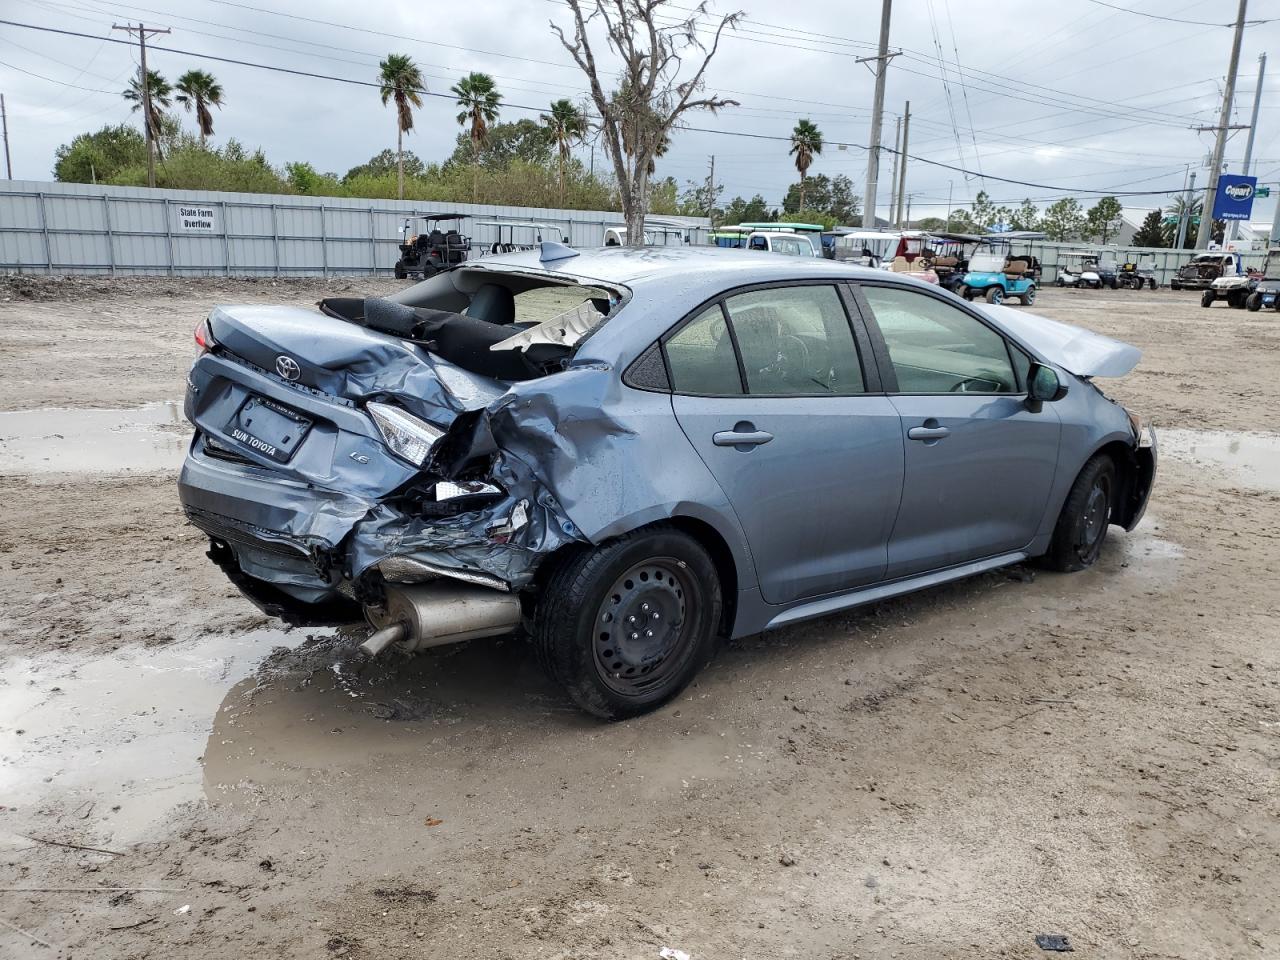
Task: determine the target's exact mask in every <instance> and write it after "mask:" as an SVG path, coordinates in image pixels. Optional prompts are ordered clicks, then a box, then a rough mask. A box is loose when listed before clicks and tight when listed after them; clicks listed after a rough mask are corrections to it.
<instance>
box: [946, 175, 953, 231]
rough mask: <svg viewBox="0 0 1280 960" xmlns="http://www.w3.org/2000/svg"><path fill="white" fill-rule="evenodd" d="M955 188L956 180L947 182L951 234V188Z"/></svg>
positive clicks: (948, 223) (948, 222) (948, 226)
mask: <svg viewBox="0 0 1280 960" xmlns="http://www.w3.org/2000/svg"><path fill="white" fill-rule="evenodd" d="M954 186H955V181H954V180H948V181H947V233H950V232H951V188H952V187H954Z"/></svg>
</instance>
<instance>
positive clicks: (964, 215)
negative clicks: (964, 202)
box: [946, 207, 985, 233]
mask: <svg viewBox="0 0 1280 960" xmlns="http://www.w3.org/2000/svg"><path fill="white" fill-rule="evenodd" d="M946 222H947V223H949V224H950V225H951V226H950V229H951V230H952V231H954V232H956V233H979V232H981V231H982V230H984V229H985V228H984V227H982V226H980V225H979V224H978V223H977V222H975V221H974V219H973V214H972V213H970V212H969V211H968V210H966V209H965V208H964V207H957V208H956V209H955V210H952V211H951V216H950V217H948V218H947V220H946Z"/></svg>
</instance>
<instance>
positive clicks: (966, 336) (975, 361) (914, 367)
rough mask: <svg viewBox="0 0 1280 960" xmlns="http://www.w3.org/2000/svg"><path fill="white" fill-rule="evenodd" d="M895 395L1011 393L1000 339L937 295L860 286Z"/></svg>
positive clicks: (1013, 387)
mask: <svg viewBox="0 0 1280 960" xmlns="http://www.w3.org/2000/svg"><path fill="white" fill-rule="evenodd" d="M863 293H864V294H865V296H866V298H867V302H868V303H869V304H870V305H871V310H872V313H874V314H875V320H876V325H877V326H879V328H880V332H881V333H882V334H883V335H884V340H885V344H886V345H887V346H888V348H889V360H890V362H891V363H892V364H893V369H894V372H895V373H896V374H897V376H898V390H899V392H901V393H1017V392H1018V380H1017V377H1015V376H1014V372H1013V365H1012V364H1011V363H1010V362H1009V351H1008V348H1007V347H1006V346H1005V341H1004V337H1002V336H1000V334H998V333H996V332H995V331H994V330H992V329H991V328H990V327H988V326H986V325H985V324H983V323H981V322H980V321H978V320H977V319H975V318H974V317H972V316H970V315H969V314H968V313H966V312H965V311H963V310H961V309H959V308H958V307H954V306H952V305H951V304H949V303H946V302H944V301H942V300H940V299H938V298H937V297H931V296H929V295H927V294H923V293H917V292H915V291H914V290H899V289H894V288H890V287H863Z"/></svg>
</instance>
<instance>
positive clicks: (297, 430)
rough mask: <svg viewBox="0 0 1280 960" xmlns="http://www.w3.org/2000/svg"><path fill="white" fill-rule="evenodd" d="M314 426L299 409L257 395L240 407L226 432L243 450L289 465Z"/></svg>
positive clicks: (249, 398)
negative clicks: (292, 408) (244, 448)
mask: <svg viewBox="0 0 1280 960" xmlns="http://www.w3.org/2000/svg"><path fill="white" fill-rule="evenodd" d="M311 423H312V421H311V418H310V417H305V416H303V415H302V414H300V413H298V412H297V411H296V410H290V409H289V408H288V407H286V406H282V405H281V404H278V403H276V402H275V401H274V400H268V399H267V398H266V397H259V396H256V395H253V396H250V397H248V398H247V399H246V400H245V402H244V403H242V404H241V405H240V409H239V410H237V411H236V414H235V416H234V417H232V418H231V421H230V422H229V423H228V424H227V426H226V430H225V432H226V434H227V436H228V437H230V438H231V439H232V440H234V441H235V442H236V443H238V444H240V445H241V446H242V447H246V448H248V449H250V450H253V451H254V452H256V453H259V454H261V455H262V456H264V457H269V458H270V459H272V460H274V461H276V462H277V463H288V462H289V459H290V458H291V457H292V456H293V455H294V453H296V452H297V449H298V447H299V446H300V445H301V444H302V441H303V439H304V438H305V437H306V435H307V432H308V431H309V430H310V429H311Z"/></svg>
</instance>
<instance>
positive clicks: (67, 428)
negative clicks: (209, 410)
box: [0, 400, 191, 476]
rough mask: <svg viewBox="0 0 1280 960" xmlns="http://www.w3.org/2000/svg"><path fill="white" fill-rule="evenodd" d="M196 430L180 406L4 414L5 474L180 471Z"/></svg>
mask: <svg viewBox="0 0 1280 960" xmlns="http://www.w3.org/2000/svg"><path fill="white" fill-rule="evenodd" d="M190 439H191V426H190V424H188V423H187V421H186V418H185V417H184V416H183V415H182V404H181V403H180V402H178V401H174V400H165V401H162V402H160V403H148V404H146V405H145V406H141V407H135V408H133V409H130V410H72V409H51V410H19V411H11V412H5V413H0V474H7V475H9V476H14V475H30V474H40V473H120V472H124V471H129V470H137V471H157V470H170V469H172V470H176V469H177V468H178V467H179V466H181V465H182V457H183V455H184V454H185V453H186V450H187V444H188V443H189V442H190Z"/></svg>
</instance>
